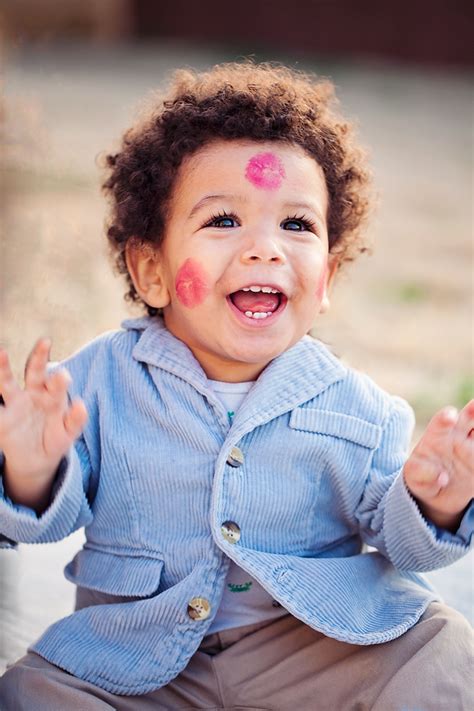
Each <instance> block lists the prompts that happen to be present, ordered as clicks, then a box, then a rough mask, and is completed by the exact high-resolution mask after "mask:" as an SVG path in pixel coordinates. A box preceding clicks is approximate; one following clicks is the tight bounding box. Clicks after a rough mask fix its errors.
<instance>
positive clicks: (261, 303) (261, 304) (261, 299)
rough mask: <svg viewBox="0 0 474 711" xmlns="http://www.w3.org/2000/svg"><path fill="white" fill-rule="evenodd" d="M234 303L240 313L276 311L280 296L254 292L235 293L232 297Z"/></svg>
mask: <svg viewBox="0 0 474 711" xmlns="http://www.w3.org/2000/svg"><path fill="white" fill-rule="evenodd" d="M231 299H232V302H233V304H234V305H235V306H237V308H238V309H239V311H242V312H243V313H244V312H245V311H253V312H254V313H255V312H258V311H275V310H276V309H277V308H278V304H279V303H280V297H279V295H278V294H264V293H263V291H259V292H257V293H255V292H253V291H235V292H234V293H233V294H232V295H231Z"/></svg>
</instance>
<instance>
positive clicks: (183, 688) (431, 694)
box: [0, 603, 474, 711]
mask: <svg viewBox="0 0 474 711" xmlns="http://www.w3.org/2000/svg"><path fill="white" fill-rule="evenodd" d="M472 662H473V634H472V629H471V627H470V626H469V624H468V623H467V622H466V620H465V619H464V618H463V617H462V616H461V615H459V614H458V613H457V612H455V611H454V610H451V609H450V608H449V607H446V606H445V605H441V604H439V603H433V604H431V605H430V607H429V608H428V610H427V611H426V613H425V614H424V615H423V617H422V618H421V620H420V621H419V622H418V623H417V624H416V625H415V626H414V627H413V628H412V629H411V630H409V631H408V632H406V633H405V634H404V635H402V636H401V637H399V638H398V639H396V640H393V641H392V642H387V643H386V644H381V645H373V646H369V647H362V646H357V645H352V644H345V643H343V642H338V641H336V640H333V639H330V638H329V637H325V636H324V635H323V634H321V633H319V632H316V631H314V630H313V629H311V628H310V627H308V626H306V625H304V624H303V623H302V622H300V621H299V620H297V619H296V618H294V617H292V616H291V615H286V616H285V617H282V618H280V619H278V620H276V621H274V622H271V623H266V624H265V623H263V624H257V625H249V626H248V627H240V628H236V629H233V630H226V631H224V632H219V633H216V634H213V635H210V636H208V637H207V638H205V640H204V642H203V644H202V645H201V647H200V649H199V650H198V652H196V654H195V655H194V656H193V657H192V658H191V660H190V662H189V664H188V666H187V667H186V669H184V671H183V672H182V673H181V674H179V676H177V677H176V679H174V680H173V681H172V682H171V683H170V684H168V685H167V686H165V687H162V688H161V689H158V690H157V691H154V692H151V693H148V694H145V695H143V696H117V695H115V694H111V693H109V692H107V691H104V690H103V689H99V688H98V687H96V686H94V685H93V684H89V683H88V682H86V681H82V680H81V679H77V678H76V677H74V676H72V675H71V674H68V673H67V672H64V671H62V670H61V669H59V668H58V667H56V666H54V665H52V664H49V663H48V662H46V661H45V660H44V659H42V658H41V657H39V656H38V655H36V654H33V653H29V654H27V655H26V656H25V657H23V658H22V659H20V660H19V661H18V662H17V663H16V664H14V665H13V666H11V667H9V669H8V670H7V671H6V673H5V675H4V676H3V678H2V679H0V709H1V710H2V711H70V710H71V711H76V710H77V711H106V710H108V711H111V709H114V710H115V711H142V710H143V711H145V710H149V711H151V710H152V709H153V710H155V709H156V710H158V709H160V710H161V709H163V710H165V709H172V710H173V711H177V710H178V709H182V710H183V711H184V709H186V711H191V710H192V709H208V710H210V709H212V710H213V711H217V710H218V709H220V710H223V709H224V710H229V711H230V709H233V710H234V711H237V710H241V709H246V710H247V711H251V710H252V709H253V710H254V711H255V710H257V709H258V710H262V709H266V710H271V711H366V710H367V711H368V710H369V709H371V710H372V711H430V710H433V711H444V710H446V711H473V709H474V695H473V691H472V686H473V675H472V671H473V664H472Z"/></svg>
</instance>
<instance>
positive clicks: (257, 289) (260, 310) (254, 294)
mask: <svg viewBox="0 0 474 711" xmlns="http://www.w3.org/2000/svg"><path fill="white" fill-rule="evenodd" d="M227 298H228V300H229V301H230V303H231V304H232V306H233V307H234V311H235V310H236V311H238V312H239V314H241V315H242V316H243V317H244V318H245V319H247V320H248V321H253V322H255V321H267V320H269V319H270V320H272V318H273V317H274V316H275V315H276V314H277V313H280V312H281V311H282V310H283V309H284V307H285V306H286V303H287V301H288V298H287V297H286V296H285V294H284V293H283V292H282V291H280V290H279V289H277V288H276V287H273V286H259V285H255V286H247V287H244V288H242V289H239V290H238V291H234V292H232V293H231V294H229V296H228V297H227Z"/></svg>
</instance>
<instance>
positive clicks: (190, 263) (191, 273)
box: [175, 258, 210, 309]
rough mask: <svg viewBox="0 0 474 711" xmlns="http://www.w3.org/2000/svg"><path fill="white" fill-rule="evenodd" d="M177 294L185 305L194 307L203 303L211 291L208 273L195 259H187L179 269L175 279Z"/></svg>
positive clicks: (190, 307)
mask: <svg viewBox="0 0 474 711" xmlns="http://www.w3.org/2000/svg"><path fill="white" fill-rule="evenodd" d="M175 289H176V296H177V297H178V301H180V302H181V303H182V304H183V306H187V307H188V309H193V308H194V307H195V306H199V304H202V302H203V301H204V299H205V298H206V296H207V295H208V294H209V292H210V288H209V286H208V284H207V274H206V272H205V271H204V269H203V267H202V266H201V264H200V263H199V262H198V261H196V260H195V259H191V258H190V259H186V261H185V262H183V264H182V265H181V266H180V268H179V269H178V273H177V274H176V280H175Z"/></svg>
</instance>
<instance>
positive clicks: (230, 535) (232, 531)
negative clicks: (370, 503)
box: [221, 521, 240, 543]
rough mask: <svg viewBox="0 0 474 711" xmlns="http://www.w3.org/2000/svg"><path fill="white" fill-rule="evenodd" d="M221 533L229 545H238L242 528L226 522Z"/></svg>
mask: <svg viewBox="0 0 474 711" xmlns="http://www.w3.org/2000/svg"><path fill="white" fill-rule="evenodd" d="M221 533H222V535H223V536H224V538H225V539H226V541H228V542H229V543H238V541H239V540H240V528H239V527H238V526H237V524H236V523H235V522H234V521H224V523H223V524H222V526H221Z"/></svg>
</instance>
